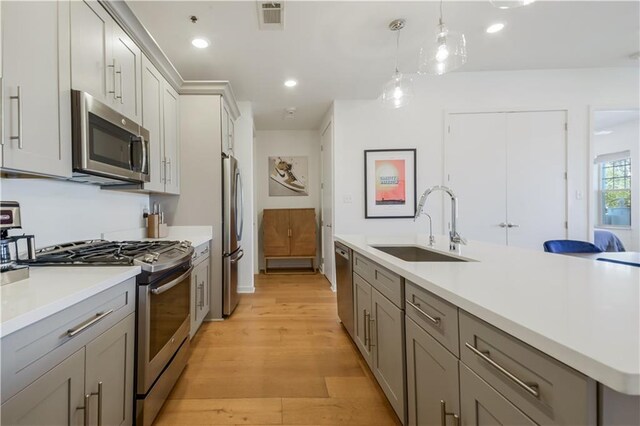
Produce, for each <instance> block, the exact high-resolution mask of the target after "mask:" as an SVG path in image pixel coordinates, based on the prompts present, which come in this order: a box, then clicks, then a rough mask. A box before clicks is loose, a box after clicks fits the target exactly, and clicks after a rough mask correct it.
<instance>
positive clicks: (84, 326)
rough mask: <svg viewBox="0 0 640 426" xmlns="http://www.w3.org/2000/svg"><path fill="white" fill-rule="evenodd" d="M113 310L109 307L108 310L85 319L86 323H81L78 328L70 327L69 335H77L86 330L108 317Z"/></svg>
mask: <svg viewBox="0 0 640 426" xmlns="http://www.w3.org/2000/svg"><path fill="white" fill-rule="evenodd" d="M112 312H113V309H109V310H108V311H107V312H102V313H100V312H98V313H97V314H96V316H95V317H93V318H91V319H89V320H87V321H85V322H84V323H82V324H80V325H79V326H77V327H76V328H70V329H69V330H67V336H69V337H73V336H75V335H76V334H78V333H80V332H81V331H84V330H86V329H87V328H89V327H91V326H92V325H94V324H95V323H97V322H98V321H101V320H103V319H104V318H106V317H107V316H108V315H109V314H111V313H112Z"/></svg>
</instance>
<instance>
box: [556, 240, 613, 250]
mask: <svg viewBox="0 0 640 426" xmlns="http://www.w3.org/2000/svg"><path fill="white" fill-rule="evenodd" d="M544 251H546V252H547V253H602V250H600V249H599V248H598V247H596V246H595V245H593V244H591V243H589V242H587V241H576V240H550V241H545V243H544Z"/></svg>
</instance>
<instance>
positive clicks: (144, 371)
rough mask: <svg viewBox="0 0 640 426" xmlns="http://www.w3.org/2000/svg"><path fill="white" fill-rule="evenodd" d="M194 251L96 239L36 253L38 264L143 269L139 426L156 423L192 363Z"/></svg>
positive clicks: (176, 244)
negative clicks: (186, 367) (154, 421)
mask: <svg viewBox="0 0 640 426" xmlns="http://www.w3.org/2000/svg"><path fill="white" fill-rule="evenodd" d="M193 251H194V250H193V247H192V246H191V243H189V242H188V241H182V242H180V241H123V242H110V241H104V240H90V241H79V242H74V243H67V244H61V245H56V246H51V247H47V248H44V249H40V250H38V251H37V252H36V260H35V261H34V262H33V263H34V264H36V265H140V267H141V268H142V273H141V274H140V275H138V277H137V284H138V301H137V310H136V315H137V328H136V370H137V373H136V394H137V396H136V401H135V402H136V424H137V425H143V426H146V425H151V424H152V423H153V420H154V419H155V417H156V416H157V414H158V412H159V411H160V408H162V405H163V403H164V401H165V400H166V398H167V396H168V395H169V392H170V391H171V389H172V388H173V386H174V385H175V383H176V381H177V380H178V377H179V376H180V374H181V373H182V370H184V368H185V366H186V364H187V358H188V355H189V327H190V323H191V316H190V305H189V304H190V301H191V296H190V294H191V293H190V292H191V270H192V265H191V258H192V255H193ZM132 403H133V401H132Z"/></svg>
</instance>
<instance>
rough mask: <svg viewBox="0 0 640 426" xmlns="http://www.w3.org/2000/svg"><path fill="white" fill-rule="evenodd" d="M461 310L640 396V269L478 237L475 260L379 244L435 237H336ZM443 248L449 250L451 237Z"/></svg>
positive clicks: (472, 249) (466, 249)
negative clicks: (425, 255) (439, 258)
mask: <svg viewBox="0 0 640 426" xmlns="http://www.w3.org/2000/svg"><path fill="white" fill-rule="evenodd" d="M335 239H336V241H339V242H341V243H343V244H345V245H347V246H349V247H350V248H352V249H353V250H355V251H357V252H360V253H362V254H363V255H365V256H367V257H368V258H370V259H372V260H374V261H376V262H377V263H379V264H380V265H382V266H384V267H386V268H388V269H390V270H392V271H394V272H396V273H398V274H400V275H402V276H403V277H405V278H406V279H408V280H410V281H412V282H414V283H416V284H417V285H419V286H421V287H423V288H424V289H426V290H428V291H431V292H432V293H434V294H436V295H438V296H440V297H442V298H443V299H445V300H448V301H449V302H451V303H452V304H454V305H456V306H458V307H459V308H461V309H463V310H465V311H467V312H469V313H471V314H473V315H475V316H477V317H479V318H481V319H483V320H485V321H486V322H488V323H490V324H492V325H494V326H495V327H497V328H499V329H501V330H503V331H505V332H506V333H508V334H511V335H512V336H514V337H516V338H518V339H520V340H522V341H524V342H526V343H528V344H529V345H531V346H533V347H535V348H537V349H539V350H540V351H542V352H544V353H546V354H548V355H549V356H551V357H553V358H555V359H557V360H559V361H560V362H562V363H564V364H566V365H568V366H570V367H572V368H574V369H576V370H578V371H580V372H582V373H583V374H585V375H586V376H589V377H591V378H593V379H595V380H597V381H598V382H601V383H603V384H604V385H606V386H608V387H610V388H612V389H614V390H616V391H618V392H622V393H625V394H629V395H640V268H636V267H632V266H626V265H619V264H614V263H609V262H600V261H595V260H590V259H583V258H578V257H572V256H562V255H558V254H551V253H544V252H541V251H534V250H526V249H518V248H512V247H503V246H498V245H492V244H485V243H480V242H475V241H470V242H469V244H468V245H466V246H462V247H461V249H460V250H459V251H458V252H456V253H455V255H456V256H459V257H464V258H467V259H471V260H475V262H405V261H403V260H401V259H398V258H396V257H394V256H391V255H389V254H386V253H384V252H382V251H380V250H376V249H374V248H373V247H371V246H372V245H379V246H385V245H386V246H393V245H416V246H420V247H423V248H429V247H428V246H427V237H426V236H425V237H423V236H395V237H374V236H363V235H336V237H335ZM434 249H436V250H437V251H441V252H444V253H447V254H452V253H450V252H449V250H448V241H447V237H444V236H441V237H438V238H437V244H436V246H435V247H434Z"/></svg>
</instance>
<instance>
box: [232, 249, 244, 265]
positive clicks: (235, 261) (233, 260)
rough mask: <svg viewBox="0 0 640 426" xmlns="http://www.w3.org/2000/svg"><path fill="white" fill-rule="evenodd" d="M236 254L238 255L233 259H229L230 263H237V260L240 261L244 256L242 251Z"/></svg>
mask: <svg viewBox="0 0 640 426" xmlns="http://www.w3.org/2000/svg"><path fill="white" fill-rule="evenodd" d="M236 253H238V255H237V256H236V258H235V259H231V263H237V262H238V260H240V259H242V257H243V256H244V250H242V249H240V250H238V251H237V252H236Z"/></svg>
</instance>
